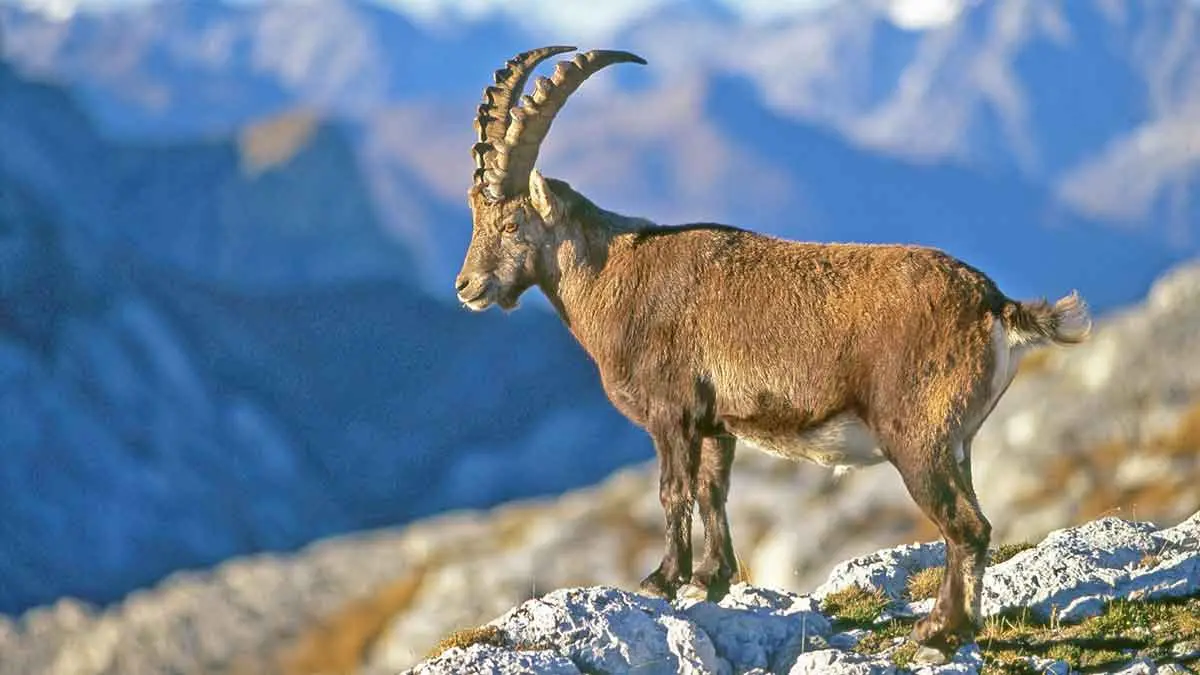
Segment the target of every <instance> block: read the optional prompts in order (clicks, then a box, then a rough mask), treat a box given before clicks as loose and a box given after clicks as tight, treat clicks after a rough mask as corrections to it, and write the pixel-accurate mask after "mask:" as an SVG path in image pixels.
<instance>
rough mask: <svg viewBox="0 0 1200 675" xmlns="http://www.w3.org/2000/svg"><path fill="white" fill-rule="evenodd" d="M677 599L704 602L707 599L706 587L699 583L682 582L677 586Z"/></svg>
mask: <svg viewBox="0 0 1200 675" xmlns="http://www.w3.org/2000/svg"><path fill="white" fill-rule="evenodd" d="M675 598H676V599H678V600H692V601H695V602H704V601H706V600H708V599H709V597H708V589H707V588H704V587H703V586H700V585H699V584H692V583H688V584H684V585H683V586H680V587H679V591H678V592H677V593H676V594H675Z"/></svg>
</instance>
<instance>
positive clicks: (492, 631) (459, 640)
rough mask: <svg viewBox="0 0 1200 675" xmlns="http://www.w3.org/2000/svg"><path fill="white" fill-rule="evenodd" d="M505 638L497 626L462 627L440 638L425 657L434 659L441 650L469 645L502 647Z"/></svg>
mask: <svg viewBox="0 0 1200 675" xmlns="http://www.w3.org/2000/svg"><path fill="white" fill-rule="evenodd" d="M506 640H507V636H506V635H505V633H504V631H503V630H502V629H501V628H500V627H498V626H479V627H478V628H464V629H463V630H456V631H454V632H453V633H451V634H449V635H447V636H446V637H444V638H442V639H441V640H440V641H439V642H438V643H437V644H436V645H434V646H433V649H431V650H429V654H427V655H426V656H425V658H426V659H436V658H437V657H439V656H441V655H442V653H443V652H445V651H446V650H448V649H453V648H455V647H462V648H464V649H465V648H467V647H470V646H471V645H480V644H488V645H492V646H493V647H503V646H504V644H505V642H506Z"/></svg>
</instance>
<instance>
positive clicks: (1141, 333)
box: [0, 264, 1200, 674]
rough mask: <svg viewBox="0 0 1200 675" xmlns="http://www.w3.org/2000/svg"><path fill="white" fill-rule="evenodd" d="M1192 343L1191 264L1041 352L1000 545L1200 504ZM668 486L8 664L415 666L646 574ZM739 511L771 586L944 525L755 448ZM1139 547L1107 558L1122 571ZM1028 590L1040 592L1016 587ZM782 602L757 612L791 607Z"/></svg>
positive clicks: (162, 590)
mask: <svg viewBox="0 0 1200 675" xmlns="http://www.w3.org/2000/svg"><path fill="white" fill-rule="evenodd" d="M1198 340H1200V265H1198V264H1193V265H1191V266H1185V267H1181V268H1179V269H1177V270H1174V271H1173V272H1171V273H1170V274H1168V275H1166V276H1165V277H1164V278H1163V279H1162V280H1160V281H1159V282H1158V284H1157V285H1156V286H1155V287H1154V289H1153V291H1152V293H1151V294H1150V296H1149V297H1148V299H1147V301H1146V302H1145V303H1144V304H1142V305H1140V306H1137V307H1131V308H1129V309H1128V310H1127V311H1125V312H1123V313H1121V314H1119V315H1116V316H1113V317H1112V318H1110V319H1107V320H1105V321H1102V322H1100V323H1099V324H1098V326H1097V329H1096V333H1095V337H1094V340H1093V341H1092V342H1091V343H1090V344H1087V345H1083V346H1080V347H1077V348H1074V349H1071V350H1062V351H1057V350H1056V351H1050V352H1046V353H1043V354H1039V355H1035V356H1033V357H1031V358H1030V360H1029V361H1028V362H1027V364H1026V366H1025V368H1023V371H1022V374H1021V375H1020V376H1019V377H1018V379H1017V381H1016V382H1014V384H1013V386H1012V387H1011V389H1010V391H1009V393H1008V394H1007V395H1006V397H1005V399H1004V400H1003V401H1002V403H1001V405H1000V406H999V407H998V408H997V410H996V411H995V413H994V414H993V417H992V418H991V420H990V421H989V422H988V424H987V425H985V427H984V430H983V432H981V434H980V436H979V438H978V439H977V441H976V443H975V450H974V451H975V466H976V471H977V480H976V484H977V486H978V488H979V492H980V496H981V499H982V501H983V506H984V510H985V513H987V515H988V516H989V518H990V519H991V521H992V523H993V524H994V527H995V538H994V541H995V543H997V544H1003V543H1013V542H1018V541H1022V540H1026V539H1040V538H1041V537H1043V536H1044V535H1045V534H1046V533H1047V532H1048V531H1050V530H1053V529H1055V528H1059V527H1063V526H1066V525H1072V524H1078V523H1083V522H1087V521H1090V520H1092V519H1094V518H1097V517H1101V516H1106V515H1112V514H1119V515H1120V516H1122V517H1124V518H1127V519H1137V520H1146V519H1150V520H1154V521H1155V522H1157V523H1159V524H1161V525H1169V524H1172V523H1175V522H1178V521H1180V520H1182V519H1183V518H1185V517H1187V516H1188V515H1189V514H1192V513H1195V512H1196V511H1197V510H1200V488H1198V487H1197V482H1196V480H1195V477H1196V476H1197V475H1198V473H1200V466H1198V461H1200V460H1198V458H1200V452H1198V451H1200V406H1197V402H1198V401H1200V370H1198V368H1200V359H1197V358H1196V355H1197V354H1200V344H1198V342H1197V341H1198ZM575 451H578V452H583V450H581V449H576V450H573V452H575ZM482 473H486V470H484V471H483V472H481V475H482ZM656 485H657V479H656V474H655V470H654V468H653V467H652V466H638V467H633V468H629V469H626V470H623V471H621V472H619V473H617V474H615V475H613V476H612V477H611V478H609V479H608V480H606V481H605V482H603V483H602V484H600V485H597V486H595V487H592V488H588V489H585V490H579V491H575V492H571V493H568V494H566V495H564V496H562V497H560V498H556V499H553V500H541V501H525V502H517V503H512V504H509V505H506V506H503V507H500V508H498V509H495V510H493V511H491V512H460V513H453V514H445V515H441V516H437V517H434V518H430V519H427V520H423V521H420V522H418V523H415V524H413V525H412V526H410V527H406V528H402V529H393V530H378V531H375V532H372V533H368V534H362V535H355V536H349V537H342V538H335V539H329V540H327V541H324V542H321V543H319V544H316V545H314V546H312V547H310V548H308V549H305V550H303V551H300V552H298V553H296V554H289V555H272V556H259V557H252V558H246V559H240V560H236V561H230V562H228V563H226V564H223V565H221V566H219V567H217V568H216V569H215V570H213V571H212V572H205V573H181V574H177V575H174V576H172V577H171V578H170V579H168V580H167V581H165V582H163V583H162V584H160V585H159V586H158V587H157V588H155V589H153V590H148V591H144V592H139V593H136V594H134V595H133V596H132V597H130V598H129V599H128V600H126V601H124V602H122V603H118V604H116V605H114V606H112V607H110V608H108V609H106V610H104V611H99V610H97V609H95V608H89V607H87V606H86V605H81V604H79V603H75V602H65V601H64V602H63V603H60V604H58V605H56V606H52V607H44V608H41V609H38V610H35V611H32V612H30V613H28V614H26V615H25V616H23V617H22V618H20V619H17V620H14V621H11V622H4V623H3V624H0V636H4V637H3V639H4V640H5V641H4V642H0V653H3V654H5V655H6V656H7V658H6V659H3V660H2V661H3V663H5V664H8V663H12V664H20V667H18V666H17V665H14V666H12V667H13V668H16V670H13V671H10V672H30V671H32V672H38V671H37V668H49V667H50V665H48V664H54V663H65V664H69V665H70V668H68V669H67V670H62V671H48V672H78V673H106V672H122V673H139V672H147V673H150V672H161V670H162V669H164V668H166V667H167V666H165V665H164V664H168V665H169V667H170V668H171V669H175V670H179V671H185V672H186V671H189V670H190V669H198V668H201V669H204V670H205V671H206V672H281V673H289V674H299V673H316V672H354V671H355V670H356V669H358V668H368V669H374V670H369V672H386V671H388V669H390V670H392V671H394V670H398V669H401V668H406V667H409V666H412V665H414V664H415V663H416V662H417V661H418V660H419V659H420V658H422V657H423V656H424V655H425V654H426V653H428V651H429V650H430V649H431V648H432V647H433V646H434V645H435V644H436V643H437V642H438V641H439V640H440V639H442V638H443V637H444V636H445V635H447V634H448V633H450V632H451V631H453V630H455V629H460V628H467V627H472V626H477V625H479V624H481V623H484V622H487V621H490V620H492V619H493V618H495V617H497V616H500V615H502V614H503V613H504V612H506V611H508V610H509V609H510V608H512V607H513V606H514V605H518V604H520V603H522V602H523V601H525V600H527V599H530V598H536V597H541V596H543V595H544V594H546V593H547V592H549V591H552V590H554V589H562V588H571V587H587V586H593V585H597V584H603V585H608V586H614V587H618V588H627V589H628V588H635V587H636V584H637V582H638V580H639V579H640V578H641V577H642V576H644V575H645V573H646V572H647V571H648V570H650V569H652V567H653V566H654V565H655V564H656V563H657V557H658V556H659V555H661V546H662V537H661V527H662V525H661V523H662V514H661V510H660V507H659V505H658V501H657V497H656V494H657V491H656ZM729 508H730V518H731V521H732V530H733V533H734V540H735V543H736V545H737V549H738V553H739V555H740V558H741V560H742V562H743V563H744V565H745V567H746V568H747V569H748V570H749V577H750V579H751V580H752V581H753V583H754V584H755V585H756V586H757V587H762V588H771V589H775V592H777V593H783V592H788V593H808V592H811V591H812V590H813V589H814V588H817V587H818V586H819V585H820V584H822V583H823V582H824V581H825V580H826V579H827V578H828V577H829V574H830V570H831V568H832V567H833V566H834V564H835V563H836V562H837V561H839V560H844V559H853V558H856V557H858V556H863V555H866V554H870V553H871V552H873V551H876V550H877V549H880V548H886V547H890V546H895V545H898V544H904V543H909V542H913V541H931V540H934V539H936V538H937V537H936V534H935V533H934V532H932V531H931V528H930V527H929V526H928V525H927V524H926V522H925V520H924V519H923V518H922V517H921V516H920V515H919V514H917V513H916V511H915V509H914V508H913V507H912V506H911V504H910V502H909V498H908V496H907V495H906V494H905V493H904V490H903V487H902V485H901V483H900V480H899V478H898V477H897V476H896V475H895V472H894V471H892V470H891V469H889V468H888V467H886V466H883V467H876V468H873V469H867V470H861V471H857V472H853V473H851V474H849V475H847V476H845V477H843V478H841V479H839V480H834V479H833V478H832V477H831V476H830V474H829V472H827V471H825V470H823V469H820V468H818V467H813V466H807V465H800V466H797V465H792V464H788V463H784V462H781V461H778V460H774V459H772V458H769V457H766V456H764V455H762V454H759V453H755V452H751V451H743V452H740V453H739V455H738V458H737V463H736V466H735V469H734V475H733V487H732V492H731V495H730V507H729ZM1194 526H1195V521H1194V519H1193V525H1190V526H1188V527H1194ZM1095 527H1098V528H1100V529H1099V530H1097V532H1099V533H1101V534H1102V533H1104V532H1109V533H1110V534H1111V533H1113V532H1115V533H1117V534H1120V536H1121V537H1124V536H1125V535H1124V534H1121V533H1125V534H1128V541H1125V542H1124V543H1123V544H1122V545H1129V546H1132V547H1133V548H1136V549H1137V550H1138V551H1142V549H1145V548H1146V547H1147V546H1149V544H1147V543H1146V542H1153V541H1158V539H1155V537H1159V538H1160V539H1161V537H1164V536H1167V535H1155V534H1153V533H1151V532H1150V528H1147V527H1145V526H1132V525H1130V526H1128V527H1127V526H1124V525H1121V526H1119V527H1118V526H1116V525H1111V524H1110V525H1103V526H1095ZM1106 528H1108V529H1106ZM1112 528H1116V529H1112ZM1121 528H1126V529H1121ZM1128 528H1132V529H1128ZM1088 531H1089V532H1090V531H1091V530H1088ZM1110 534H1106V535H1104V536H1110ZM1081 536H1082V535H1081ZM1087 536H1089V537H1091V536H1092V535H1087ZM1096 536H1100V534H1097V535H1096ZM1111 536H1117V535H1111ZM1172 536H1173V535H1172ZM1056 541H1062V538H1061V537H1059V539H1057V540H1056ZM1094 541H1099V540H1094ZM1163 541H1166V540H1165V539H1163ZM1138 542H1141V543H1138ZM1089 545H1090V544H1089ZM1051 550H1055V551H1057V549H1051ZM904 551H907V552H906V553H905V552H904ZM937 551H938V548H937V547H936V546H933V545H923V546H919V547H916V548H911V549H903V551H902V552H901V553H896V554H894V556H900V557H901V558H904V557H907V558H906V559H912V560H915V561H916V562H914V563H913V565H915V566H916V567H920V566H927V565H929V564H933V563H932V562H931V560H935V559H936V558H937V555H938V553H937ZM1047 555H1049V554H1047ZM1055 555H1057V553H1056V554H1055ZM1133 555H1134V554H1133V553H1127V554H1120V555H1117V556H1116V557H1115V558H1112V560H1113V561H1115V562H1113V563H1112V565H1115V567H1116V568H1122V569H1124V568H1125V567H1127V566H1128V564H1129V559H1130V558H1131V556H1133ZM894 556H893V557H894ZM913 556H916V558H913ZM1038 559H1043V558H1038ZM869 560H872V559H870V558H869V559H867V560H866V561H860V562H862V564H859V563H854V564H853V565H851V566H850V568H853V569H860V568H861V569H862V570H866V571H865V572H863V573H862V574H859V576H857V577H855V578H864V579H865V578H866V577H871V583H872V584H875V585H880V586H881V587H883V588H884V589H885V590H886V591H887V592H888V593H889V594H890V596H889V597H890V598H891V599H893V600H894V599H896V598H898V597H899V596H898V592H899V591H898V589H900V588H901V587H903V585H904V579H905V578H907V577H906V575H907V574H909V573H911V572H912V571H914V569H915V568H914V569H909V570H908V572H905V574H904V575H900V576H896V575H891V576H888V575H886V574H885V575H883V576H882V577H879V576H878V575H876V576H871V575H875V572H874V571H871V570H873V569H874V568H871V567H869V566H868V567H863V565H865V564H867V563H868V562H869ZM874 560H878V559H877V558H874ZM1164 560H1165V558H1164ZM872 564H873V563H872ZM1106 564H1107V563H1106ZM1172 564H1174V563H1172ZM910 567H912V566H911V565H910ZM1111 567H1112V566H1110V568H1111ZM1151 567H1152V568H1154V569H1157V566H1151ZM848 569H849V568H848ZM1008 569H1012V568H1008ZM1022 569H1025V568H1022ZM1114 569H1115V568H1111V569H1108V571H1103V570H1101V571H1098V572H1096V575H1098V576H1094V578H1093V580H1094V581H1095V580H1100V581H1103V582H1104V584H1110V585H1111V584H1113V583H1118V582H1119V584H1118V586H1119V588H1121V589H1127V588H1132V587H1133V586H1130V585H1129V584H1131V583H1133V581H1131V580H1134V577H1137V578H1140V577H1138V576H1137V574H1140V573H1137V574H1135V573H1133V572H1129V575H1131V576H1121V574H1124V572H1120V571H1119V570H1117V571H1114ZM1139 569H1140V568H1139ZM1171 569H1176V568H1174V567H1172V568H1171ZM1188 569H1191V568H1188ZM837 574H839V575H841V574H843V573H842V572H838V573H837ZM846 574H851V572H849V571H847V572H846ZM853 574H858V572H854V573H853ZM1189 574H1195V570H1194V569H1193V571H1191V572H1189ZM863 575H866V577H864V576H863ZM885 578H886V579H890V580H888V581H886V583H884V579H885ZM1121 584H1124V585H1121ZM997 588H999V587H997ZM1089 588H1090V589H1091V590H1088V593H1095V592H1096V591H1095V587H1089ZM826 590H829V588H827V589H826ZM999 592H1000V591H999V590H998V591H997V593H999ZM1005 592H1015V591H1013V590H1012V589H1010V590H1009V591H1005ZM1072 592H1074V591H1072ZM1122 592H1124V591H1122ZM606 593H607V592H606ZM822 594H823V593H818V594H817V595H818V596H821V595H822ZM555 597H558V598H566V597H567V595H563V594H560V595H559V596H555ZM572 597H574V596H572ZM612 597H618V596H612ZM771 597H775V598H783V597H788V596H781V595H774V596H771ZM996 597H1001V596H996ZM1022 597H1024V596H1022ZM1039 597H1040V596H1039ZM1047 597H1048V596H1047ZM619 598H625V599H622V600H620V602H626V601H627V600H628V598H627V597H626V596H619ZM1035 600H1036V602H1039V603H1042V605H1044V604H1045V600H1046V598H1045V597H1042V598H1041V599H1040V600H1038V599H1037V598H1034V597H1033V596H1030V597H1028V598H1024V599H1022V600H1021V602H1034V601H1035ZM993 601H994V602H998V603H1000V604H999V605H997V607H999V608H1000V609H997V610H996V611H1001V610H1002V609H1003V608H1004V603H1005V602H1006V601H1002V600H995V599H994V600H993ZM993 601H989V602H993ZM1055 601H1057V600H1055ZM639 602H641V601H639ZM780 602H783V600H780ZM1092 604H1095V603H1092ZM1042 605H1038V606H1042ZM788 606H790V605H788ZM991 606H992V605H989V607H991ZM1085 606H1089V605H1086V603H1085V604H1081V605H1079V607H1080V608H1083V607H1085ZM772 607H774V609H764V610H763V611H764V612H766V613H767V614H770V613H772V612H775V613H779V612H784V609H781V607H780V606H776V605H772ZM910 609H912V611H918V610H919V607H913V608H910ZM1063 609H1064V610H1065V609H1066V605H1064V606H1063ZM1072 611H1075V610H1072ZM1080 611H1082V610H1080ZM667 623H671V622H670V621H668V622H667ZM148 645H154V647H153V648H150V647H149V646H148ZM79 664H83V665H79ZM89 664H90V665H89ZM0 667H3V666H0ZM56 667H59V666H56ZM61 667H62V668H67V666H61ZM21 668H26V670H21ZM239 669H240V670H239ZM0 672H5V671H0Z"/></svg>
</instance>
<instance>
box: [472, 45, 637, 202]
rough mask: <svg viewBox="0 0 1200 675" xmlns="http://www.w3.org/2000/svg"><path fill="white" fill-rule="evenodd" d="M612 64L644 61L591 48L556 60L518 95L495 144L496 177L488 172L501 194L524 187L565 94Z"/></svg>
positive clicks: (565, 97) (517, 190)
mask: <svg viewBox="0 0 1200 675" xmlns="http://www.w3.org/2000/svg"><path fill="white" fill-rule="evenodd" d="M614 63H640V64H642V65H645V64H646V60H645V59H643V58H642V57H640V56H638V55H637V54H631V53H629V52H621V51H612V50H607V49H594V50H592V51H590V52H587V53H584V54H576V55H575V58H573V59H571V60H570V61H561V62H559V64H558V66H557V67H556V68H555V69H554V74H553V75H551V76H550V77H549V78H545V77H539V78H537V80H536V82H535V83H534V91H533V95H532V96H522V97H521V105H520V107H517V108H513V109H512V118H513V119H512V124H510V125H509V126H508V131H507V132H506V134H505V137H504V142H503V143H500V144H498V145H497V146H496V165H497V168H498V169H499V172H498V173H499V176H492V175H489V176H488V177H487V180H489V182H490V181H491V180H493V179H496V182H497V183H498V185H497V187H498V188H499V190H498V191H499V192H500V193H501V194H506V195H512V194H516V193H519V192H523V191H525V190H526V189H527V188H528V183H527V182H526V181H527V179H528V177H529V174H530V172H532V171H533V165H534V163H535V162H537V156H538V150H539V149H540V148H541V145H542V139H544V138H545V137H546V132H548V131H550V123H551V122H553V121H554V116H555V115H557V114H558V111H559V110H560V109H561V108H562V106H563V104H564V103H566V102H567V97H568V96H570V95H571V94H572V93H574V91H575V90H576V89H578V88H579V85H581V84H583V81H584V80H586V79H587V78H588V77H590V76H591V75H592V74H593V73H595V72H596V71H598V70H600V69H601V68H604V67H605V66H610V65H612V64H614ZM514 183H515V184H514Z"/></svg>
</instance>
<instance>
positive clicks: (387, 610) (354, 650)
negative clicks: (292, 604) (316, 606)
mask: <svg viewBox="0 0 1200 675" xmlns="http://www.w3.org/2000/svg"><path fill="white" fill-rule="evenodd" d="M424 577H425V570H424V569H418V570H417V571H415V572H413V573H412V574H409V575H408V576H405V577H403V578H401V579H398V580H396V581H395V582H393V583H391V584H388V585H385V586H383V587H381V588H380V589H379V590H378V591H376V592H375V593H374V594H372V595H371V596H369V597H366V598H363V599H361V600H358V601H356V602H352V603H350V604H348V605H346V606H345V607H344V608H342V609H341V610H339V611H338V612H336V613H334V614H333V615H332V616H330V617H328V618H327V619H325V620H324V621H321V622H320V623H319V624H318V625H316V626H315V627H313V628H311V629H310V630H308V631H307V632H305V633H303V634H301V635H300V636H299V637H298V638H297V639H296V640H295V641H294V642H293V643H292V645H291V647H289V648H288V649H287V650H286V651H285V652H284V653H283V655H282V656H281V658H280V662H281V663H280V671H281V672H282V673H284V675H315V674H316V673H321V674H322V675H341V674H342V673H346V674H349V673H355V672H358V669H359V667H360V666H361V665H362V663H363V661H364V658H365V656H366V654H367V652H368V650H370V648H371V646H372V645H373V644H374V643H375V640H376V639H377V638H378V637H379V636H380V634H381V633H382V632H383V631H384V629H386V628H387V626H388V624H389V623H390V622H391V620H392V619H393V618H395V617H396V615H398V614H400V613H401V612H403V611H404V610H405V609H407V608H408V607H409V606H410V605H411V604H412V601H413V599H414V598H415V597H416V595H417V591H419V590H420V588H421V582H422V581H423V580H424Z"/></svg>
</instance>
